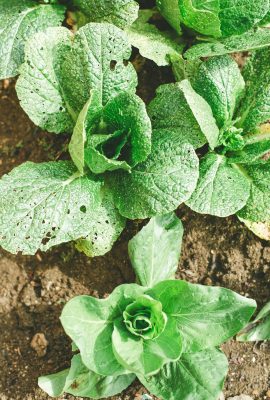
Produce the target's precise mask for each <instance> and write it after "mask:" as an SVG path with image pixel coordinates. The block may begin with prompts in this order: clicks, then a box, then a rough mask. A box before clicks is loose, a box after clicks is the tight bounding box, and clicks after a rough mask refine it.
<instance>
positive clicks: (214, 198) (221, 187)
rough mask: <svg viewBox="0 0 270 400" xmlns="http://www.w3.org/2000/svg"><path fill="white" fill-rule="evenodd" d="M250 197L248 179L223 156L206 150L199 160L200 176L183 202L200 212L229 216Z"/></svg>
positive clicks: (239, 208)
mask: <svg viewBox="0 0 270 400" xmlns="http://www.w3.org/2000/svg"><path fill="white" fill-rule="evenodd" d="M249 196H250V181H249V179H248V178H246V176H245V175H244V174H242V172H241V171H240V170H239V169H238V168H237V167H236V166H232V165H231V164H229V163H228V162H227V159H226V157H224V156H221V155H218V154H215V153H208V154H207V155H206V156H205V157H203V159H202V160H201V163H200V177H199V181H198V184H197V187H196V190H195V191H194V192H193V194H192V196H191V198H190V199H189V200H188V201H187V202H186V204H187V205H188V206H189V207H190V208H191V209H192V210H194V211H196V212H199V213H201V214H211V215H216V216H218V217H228V216H229V215H233V214H235V213H236V212H237V211H239V210H241V208H243V207H244V206H245V204H246V203H247V201H248V198H249Z"/></svg>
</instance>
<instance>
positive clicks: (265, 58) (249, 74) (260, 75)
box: [238, 48, 270, 132]
mask: <svg viewBox="0 0 270 400" xmlns="http://www.w3.org/2000/svg"><path fill="white" fill-rule="evenodd" d="M269 62H270V49H269V48H267V49H261V50H258V51H256V52H255V53H254V54H253V56H252V57H251V59H250V60H249V61H248V63H247V65H246V67H245V70H244V78H245V80H246V95H245V97H244V100H243V102H242V104H241V107H240V109H239V111H238V115H239V118H240V121H239V122H238V126H240V127H241V128H243V129H244V131H245V132H253V131H254V129H256V127H258V126H259V125H260V124H262V123H263V122H266V121H267V120H268V119H269V118H270V72H269Z"/></svg>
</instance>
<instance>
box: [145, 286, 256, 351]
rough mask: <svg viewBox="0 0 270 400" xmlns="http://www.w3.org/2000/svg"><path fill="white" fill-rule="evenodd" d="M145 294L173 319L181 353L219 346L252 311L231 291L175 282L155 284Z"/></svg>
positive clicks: (252, 305) (247, 301)
mask: <svg viewBox="0 0 270 400" xmlns="http://www.w3.org/2000/svg"><path fill="white" fill-rule="evenodd" d="M146 294H148V295H149V296H151V297H152V298H154V299H156V300H158V301H160V302H161V303H162V306H163V311H164V312H165V313H166V314H167V316H168V318H173V319H175V320H176V322H177V327H178V330H179V333H180V336H181V338H182V342H183V352H184V353H194V352H197V351H201V350H204V349H208V348H211V347H215V346H219V345H220V344H221V343H223V342H225V341H226V340H227V339H229V338H231V337H232V336H234V335H235V334H236V333H237V332H239V331H240V330H241V329H242V328H243V327H244V326H245V325H246V324H247V322H248V321H249V319H250V318H251V316H252V314H253V313H254V311H255V309H256V302H255V301H254V300H251V299H247V298H245V297H243V296H240V295H238V294H237V293H234V292H232V291H231V290H228V289H224V288H220V287H209V286H201V285H194V284H191V283H188V282H185V281H178V280H172V281H164V282H161V283H158V284H157V285H156V286H155V287H154V288H153V289H150V290H148V291H147V292H146Z"/></svg>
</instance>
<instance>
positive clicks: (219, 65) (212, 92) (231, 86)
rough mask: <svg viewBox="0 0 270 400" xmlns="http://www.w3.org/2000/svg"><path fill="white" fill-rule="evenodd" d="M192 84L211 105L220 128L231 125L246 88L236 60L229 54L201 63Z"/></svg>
mask: <svg viewBox="0 0 270 400" xmlns="http://www.w3.org/2000/svg"><path fill="white" fill-rule="evenodd" d="M192 86H193V88H194V89H195V91H196V92H197V93H198V94H199V95H201V96H202V97H203V98H204V99H205V100H206V101H207V103H208V104H209V105H210V106H211V109H212V112H213V115H214V117H215V119H216V121H217V124H218V126H219V128H222V127H224V126H226V125H230V123H231V122H232V119H233V116H234V113H235V110H236V108H237V106H238V105H239V101H240V100H241V98H242V97H243V93H244V88H245V82H244V79H243V77H242V75H241V73H240V69H239V68H238V65H237V64H236V62H235V61H234V60H233V59H232V58H231V57H230V56H227V55H224V56H221V57H213V58H210V59H209V60H207V61H205V62H203V63H201V65H200V67H199V69H198V72H197V74H196V76H195V78H194V79H193V84H192Z"/></svg>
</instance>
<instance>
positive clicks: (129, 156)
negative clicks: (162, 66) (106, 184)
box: [85, 92, 152, 174]
mask: <svg viewBox="0 0 270 400" xmlns="http://www.w3.org/2000/svg"><path fill="white" fill-rule="evenodd" d="M90 118H92V117H91V115H90ZM90 125H91V123H88V126H89V127H90ZM100 125H101V127H102V132H103V133H104V134H103V136H101V135H100V134H99V132H98V129H92V131H93V132H88V133H87V135H88V138H87V139H88V140H87V142H86V149H85V162H86V164H87V165H88V166H89V168H90V169H91V170H92V171H93V172H94V173H97V174H98V173H103V172H105V171H106V170H108V171H110V170H111V171H112V170H115V169H121V168H123V169H126V170H127V169H128V170H129V169H130V168H131V167H134V166H135V165H136V164H138V163H140V162H142V161H144V160H145V159H146V158H147V156H148V155H149V154H150V152H151V134H152V128H151V121H150V119H149V117H148V115H147V112H146V108H145V104H144V102H143V101H142V100H141V99H140V98H139V97H138V96H136V95H135V94H130V93H127V92H122V93H120V94H119V95H117V96H115V97H114V98H113V99H111V100H110V101H109V102H108V103H107V104H106V106H105V107H104V109H103V111H102V118H101V121H100ZM90 128H91V127H90ZM102 132H101V133H102ZM95 133H96V134H95Z"/></svg>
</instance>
